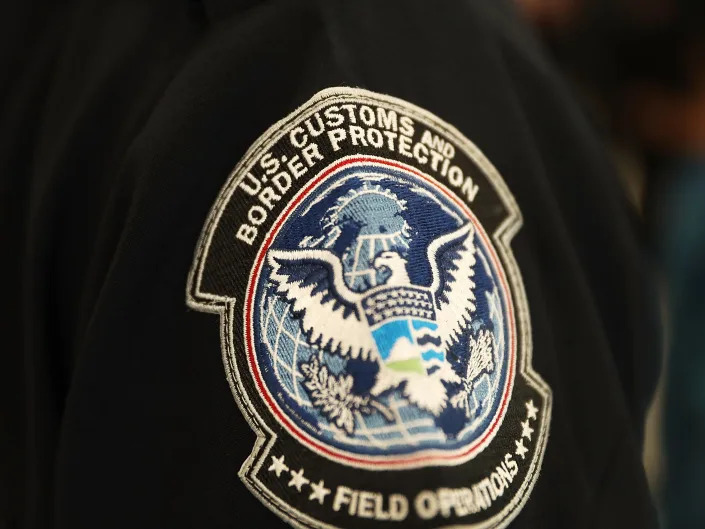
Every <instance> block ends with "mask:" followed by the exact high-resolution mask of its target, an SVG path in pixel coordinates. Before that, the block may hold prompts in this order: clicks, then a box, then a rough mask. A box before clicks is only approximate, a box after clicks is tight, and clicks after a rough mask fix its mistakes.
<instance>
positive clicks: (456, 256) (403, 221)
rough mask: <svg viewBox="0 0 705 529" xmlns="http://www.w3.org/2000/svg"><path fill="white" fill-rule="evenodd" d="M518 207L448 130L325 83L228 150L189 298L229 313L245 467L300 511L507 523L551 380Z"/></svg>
mask: <svg viewBox="0 0 705 529" xmlns="http://www.w3.org/2000/svg"><path fill="white" fill-rule="evenodd" d="M520 226H521V214H520V212H519V209H518V207H517V205H516V202H515V201H514V199H513V197H512V195H511V193H510V192H509V190H508V189H507V186H506V184H505V183H504V181H503V180H502V178H501V177H500V175H499V174H498V173H497V171H496V170H495V169H494V168H493V167H492V165H491V164H490V163H489V161H487V160H486V159H485V157H484V156H483V155H482V154H481V153H480V152H479V150H478V149H477V147H475V146H474V145H473V144H472V143H470V142H469V141H468V140H467V139H465V138H464V137H463V136H462V135H461V134H460V133H459V132H458V131H457V130H456V129H454V128H453V127H451V126H450V125H448V124H446V123H444V122H443V121H441V120H440V119H438V118H437V117H435V116H433V115H431V114H429V113H428V112H426V111H424V110H422V109H420V108H417V107H415V106H414V105H411V104H409V103H407V102H404V101H401V100H399V99H396V98H392V97H389V96H384V95H380V94H375V93H372V92H368V91H364V90H359V89H352V88H333V89H328V90H324V91H322V92H320V93H318V94H316V95H315V96H314V97H313V98H312V99H311V100H310V101H308V102H307V103H306V104H305V105H303V106H302V107H300V108H299V109H297V110H296V111H295V112H294V113H292V114H291V115H290V116H288V117H287V118H286V119H284V120H283V121H281V122H279V123H277V124H276V125H274V126H273V127H272V128H271V129H270V130H269V131H267V132H266V133H265V134H264V135H263V136H262V137H261V138H260V139H259V140H258V141H257V142H256V143H255V145H254V146H253V147H252V148H251V149H250V150H249V151H248V152H247V153H246V154H245V156H244V158H243V159H242V161H241V162H240V163H239V164H238V165H237V167H236V168H235V170H234V171H233V173H232V174H231V176H230V178H229V179H228V181H227V183H226V185H225V187H224V188H223V190H222V191H221V193H220V196H219V198H218V200H217V202H216V204H215V206H214V207H213V209H212V211H211V214H210V217H209V219H208V221H207V223H206V225H205V227H204V230H203V234H202V236H201V240H200V242H199V245H198V248H197V253H196V258H195V262H194V266H193V268H192V271H191V274H190V277H189V285H188V293H187V298H188V304H189V306H191V307H193V308H196V309H198V310H203V311H209V312H216V313H219V314H220V316H221V326H222V331H221V336H222V345H223V358H224V362H225V366H226V369H227V373H228V379H229V381H230V384H231V387H232V389H233V393H234V395H235V399H236V401H237V402H238V404H239V406H240V408H241V410H242V412H243V414H244V415H245V417H246V418H247V420H248V421H249V423H250V425H251V427H252V428H253V430H254V431H255V432H256V433H257V434H258V441H257V443H256V444H255V446H254V448H253V450H252V453H251V455H250V457H249V458H248V459H247V460H246V461H245V462H244V464H243V466H242V468H241V470H240V477H241V478H242V480H243V481H244V483H245V484H246V485H247V486H248V488H249V489H250V490H251V491H252V492H253V493H254V494H255V495H256V496H257V497H258V498H259V499H260V500H261V501H262V502H263V503H264V504H265V505H266V506H267V507H269V508H270V509H272V510H273V511H274V512H275V513H276V514H278V515H279V516H280V517H282V518H283V519H284V520H286V521H288V522H289V523H291V524H292V525H294V526H296V527H312V528H323V527H325V528H332V527H360V528H361V527H386V526H399V525H400V523H401V522H403V524H404V526H405V527H406V526H422V527H444V526H453V527H474V528H475V527H478V528H479V527H486V528H496V527H505V526H506V525H507V524H508V523H509V522H510V521H511V520H512V519H513V517H514V516H516V514H517V513H518V512H519V510H520V509H521V507H522V506H523V505H524V503H525V502H526V501H527V499H528V496H529V493H530V491H531V489H532V487H533V484H534V482H535V481H536V478H537V476H538V473H539V469H540V466H541V460H542V458H543V452H544V448H545V444H546V440H547V436H548V427H549V422H550V413H551V392H550V389H549V388H548V387H547V386H546V384H545V383H544V382H543V381H542V380H541V379H540V378H539V377H538V375H537V374H536V373H534V372H533V371H532V368H531V329H530V322H529V315H528V307H527V301H526V298H525V294H524V290H523V285H522V280H521V276H520V273H519V269H518V267H517V264H516V262H515V260H514V257H513V255H512V252H511V250H510V246H509V245H510V241H511V239H512V237H513V236H514V234H515V233H516V232H517V231H518V229H519V228H520Z"/></svg>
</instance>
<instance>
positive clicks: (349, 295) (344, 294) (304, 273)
mask: <svg viewBox="0 0 705 529" xmlns="http://www.w3.org/2000/svg"><path fill="white" fill-rule="evenodd" d="M267 261H268V263H269V266H271V267H272V272H271V274H270V276H269V278H270V280H271V282H272V283H273V284H274V286H275V290H276V293H277V294H279V295H280V296H282V297H283V298H284V299H285V300H286V301H287V302H288V303H289V304H290V305H291V308H292V312H293V314H294V315H295V316H296V317H297V318H299V320H300V321H301V327H302V330H303V332H304V333H305V334H306V335H307V337H308V340H309V341H310V343H312V344H315V345H318V346H320V347H326V348H328V349H329V350H330V351H332V352H334V353H338V354H341V355H350V356H352V357H353V358H357V357H358V356H359V357H362V358H370V357H371V355H372V353H373V352H374V351H376V349H375V345H374V341H373V339H372V334H371V333H370V330H369V328H368V325H367V322H366V321H365V318H364V315H363V314H361V313H360V309H359V305H358V302H359V301H360V299H361V298H362V295H361V294H359V293H357V292H353V291H352V290H350V289H349V288H348V287H347V285H346V284H345V280H344V277H343V267H342V263H341V262H340V259H338V257H337V256H336V255H335V254H334V253H332V252H330V251H328V250H314V249H305V250H270V251H269V253H268V255H267Z"/></svg>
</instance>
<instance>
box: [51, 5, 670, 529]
mask: <svg viewBox="0 0 705 529" xmlns="http://www.w3.org/2000/svg"><path fill="white" fill-rule="evenodd" d="M118 168H119V170H118V172H117V173H116V178H115V181H113V182H110V183H109V185H111V186H116V189H118V190H119V191H115V192H114V193H113V194H110V193H108V194H107V195H106V196H107V197H108V198H107V199H106V202H105V203H106V204H107V206H106V208H105V211H109V212H110V218H107V219H105V220H104V222H105V223H106V226H108V227H110V229H111V230H112V233H115V234H117V236H116V237H110V238H107V239H105V240H104V241H103V243H102V244H99V245H98V246H97V247H96V249H95V252H97V253H98V254H99V255H101V256H104V257H105V256H107V257H106V258H105V259H107V262H108V266H107V268H105V269H104V273H103V274H100V275H99V278H98V280H97V281H95V284H91V287H90V288H91V290H89V291H87V292H84V293H83V296H85V297H86V299H89V300H91V301H90V303H89V304H88V307H89V310H88V311H87V314H88V315H89V317H88V318H87V319H86V321H85V327H84V328H83V331H82V334H81V336H80V339H79V340H77V342H76V348H77V351H76V358H78V361H77V363H76V364H75V367H74V370H73V377H72V384H71V391H70V394H69V398H68V399H67V401H66V411H65V414H64V419H63V423H62V439H61V445H60V449H59V451H58V454H57V474H56V484H57V485H56V504H57V523H58V525H59V526H61V527H88V526H95V525H96V523H97V520H101V522H100V525H101V526H106V527H111V526H115V527H118V526H123V525H125V524H126V523H128V520H129V523H137V525H142V524H145V525H146V524H147V523H150V524H152V525H157V526H168V527H193V526H198V527H239V526H240V525H247V526H254V525H257V524H259V525H264V526H267V527H276V526H278V525H281V526H286V524H289V525H292V526H294V527H307V528H320V527H340V528H345V527H360V528H362V527H368V526H370V527H387V526H390V527H391V526H395V525H396V526H400V525H403V526H409V527H417V526H418V527H443V526H463V525H465V526H470V525H472V524H479V525H478V526H483V527H484V526H486V527H506V526H508V525H510V524H511V527H517V528H524V527H526V528H528V527H535V526H537V525H541V527H581V526H583V525H585V526H587V525H594V526H599V527H605V528H609V527H625V526H634V527H636V526H638V527H651V526H653V524H654V514H653V509H652V507H651V503H650V499H649V495H648V490H647V488H646V483H645V479H644V475H643V470H642V467H641V463H640V459H639V457H640V441H639V439H640V436H641V422H642V420H643V412H644V402H645V399H646V398H647V397H648V394H649V391H650V390H651V385H652V383H653V380H652V379H653V373H652V371H651V370H650V367H649V366H650V365H651V364H652V363H653V360H654V358H655V355H656V353H657V349H656V344H657V340H656V339H655V337H654V335H653V334H652V333H653V330H652V329H653V327H654V326H653V325H652V323H653V322H652V319H651V313H650V312H649V310H650V309H649V307H650V306H651V305H650V304H651V299H650V297H649V292H650V290H649V281H648V276H647V271H646V270H645V269H644V266H643V258H642V256H641V253H640V251H641V250H640V248H639V246H638V244H637V239H636V236H635V233H634V227H633V225H632V224H631V220H630V219H629V217H628V214H627V213H626V211H625V207H624V204H623V202H622V201H621V197H620V192H619V189H618V187H617V185H616V183H615V182H614V174H613V170H612V168H611V167H610V166H609V164H608V163H607V162H606V157H605V154H604V153H603V152H602V149H601V148H600V147H599V145H598V143H597V142H596V140H595V138H594V137H593V135H592V132H591V130H590V128H589V126H588V125H587V123H586V121H585V119H584V118H583V116H582V115H581V114H580V112H579V111H577V110H576V108H575V105H574V103H573V102H572V101H571V99H570V97H569V95H568V94H567V93H566V90H565V89H564V87H563V86H562V85H561V83H560V82H559V81H558V80H557V79H556V77H555V75H554V74H553V73H552V72H551V70H550V68H549V67H548V66H547V65H546V63H545V62H544V60H543V59H542V58H541V54H540V51H539V50H538V48H537V46H536V45H535V44H534V43H533V42H532V41H531V39H530V37H528V36H527V35H526V34H525V32H524V30H523V29H521V28H520V27H518V24H517V22H516V21H515V20H513V18H512V16H511V14H506V13H504V12H503V9H500V8H499V7H497V8H495V7H487V8H485V7H481V6H479V5H475V4H471V3H467V5H466V4H461V3H453V4H445V3H444V4H443V5H434V6H433V7H431V6H430V5H429V4H428V3H423V2H403V3H402V2H384V3H373V2H356V3H345V2H337V1H336V2H320V3H299V4H295V5H289V4H287V5H283V4H279V3H263V4H261V5H258V6H257V7H254V8H251V9H246V10H243V11H241V12H237V13H236V14H234V15H232V16H229V17H225V16H224V17H223V18H222V19H221V20H218V21H214V22H213V23H212V25H211V26H209V27H208V29H207V30H206V31H204V36H203V38H202V40H199V41H198V42H197V43H195V44H194V46H193V48H192V49H190V50H189V52H188V54H186V56H185V58H184V61H183V64H182V65H181V66H179V68H178V70H177V71H175V72H174V75H173V78H171V79H169V81H168V83H167V84H166V85H165V88H164V91H163V93H161V95H160V96H159V97H158V98H156V99H155V103H154V107H153V109H151V110H150V112H149V113H148V117H147V118H146V119H145V121H144V123H143V125H142V126H141V128H140V129H139V131H138V133H137V134H135V136H134V139H133V140H132V142H131V143H130V145H129V148H127V149H126V150H125V152H124V153H123V155H122V156H121V157H120V161H119V164H118ZM99 243H100V241H99ZM105 259H103V261H105ZM99 261H100V260H99ZM86 288H88V287H86ZM106 513H107V514H106ZM588 520H590V522H588ZM482 524H485V525H482Z"/></svg>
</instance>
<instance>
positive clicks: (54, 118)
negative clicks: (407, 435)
mask: <svg viewBox="0 0 705 529" xmlns="http://www.w3.org/2000/svg"><path fill="white" fill-rule="evenodd" d="M20 11H21V12H20V13H18V14H17V15H16V17H15V16H6V17H4V18H3V20H2V22H1V24H2V27H3V30H6V31H3V32H1V33H2V34H3V35H4V37H3V38H5V39H8V41H9V42H11V44H12V46H13V49H17V50H18V51H17V53H16V54H12V53H8V52H5V51H4V52H3V55H2V58H1V60H2V61H3V70H4V71H7V72H9V74H10V75H9V77H8V79H7V80H6V82H5V83H4V84H3V86H2V88H1V91H0V93H1V94H2V96H3V102H2V119H1V121H0V143H1V144H2V145H3V149H2V150H1V151H0V211H2V216H3V221H2V223H0V240H2V242H3V246H4V253H3V257H4V258H3V259H2V260H1V261H0V262H1V264H0V266H1V267H2V272H3V274H2V275H3V277H4V278H5V293H6V294H5V311H4V313H5V314H4V316H3V318H2V319H1V320H0V321H1V322H2V323H0V325H1V326H2V327H1V329H2V330H1V332H2V335H3V347H2V349H3V352H2V355H1V356H0V388H2V390H1V391H2V399H0V402H2V404H1V405H0V406H1V407H2V418H1V420H0V424H1V425H2V426H0V428H2V432H3V433H2V440H3V448H2V455H1V456H0V457H1V459H0V461H2V466H1V467H0V489H1V490H2V496H1V497H0V526H4V527H8V528H43V527H56V528H67V529H68V528H71V529H80V528H83V527H86V528H88V527H102V528H112V527H116V528H117V527H126V526H131V527H172V528H177V527H199V528H206V527H207V528H216V527H223V528H225V527H253V526H262V527H277V526H278V524H279V525H283V522H281V520H279V518H277V517H275V516H274V515H273V514H272V513H271V512H270V511H268V510H267V509H266V508H265V507H263V506H262V505H260V504H259V503H258V502H257V501H256V500H254V498H253V497H252V496H251V495H250V494H249V493H248V491H247V490H246V488H245V487H244V485H243V484H242V483H241V482H240V481H239V480H238V478H237V471H238V469H239V468H240V466H241V465H242V464H243V461H245V459H246V458H247V456H248V455H249V452H250V450H251V447H252V446H253V444H254V442H255V436H254V434H253V432H252V431H251V430H250V428H249V427H248V425H247V423H246V422H245V420H244V418H243V417H242V415H241V414H240V411H239V410H238V409H237V407H236V406H235V405H234V403H233V398H232V395H231V393H230V388H229V387H228V383H227V381H226V377H225V372H224V369H223V364H222V358H221V355H220V344H219V336H218V324H217V322H216V321H215V319H214V318H212V317H211V316H209V315H207V314H202V313H199V312H196V311H193V310H189V309H187V307H186V306H185V304H184V285H185V281H186V278H187V275H188V271H189V267H190V265H191V262H192V259H193V253H194V248H195V246H196V242H197V240H198V237H199V233H200V231H201V228H202V225H203V222H204V220H205V219H206V217H207V214H208V211H209V209H210V208H211V205H212V204H213V201H214V200H215V198H216V197H217V196H218V192H219V189H220V188H221V186H222V185H223V184H224V182H225V180H226V178H227V175H228V174H229V172H230V171H231V170H232V168H233V166H234V165H235V164H236V163H237V161H238V160H239V159H240V158H241V157H242V156H243V155H244V153H245V151H246V150H247V148H248V147H249V146H250V145H251V144H252V143H253V142H254V141H255V140H256V138H257V137H259V135H260V134H261V133H262V132H264V131H265V130H266V129H267V128H268V127H269V126H270V125H271V124H272V123H275V122H276V121H277V120H278V119H280V118H281V117H282V116H285V115H287V114H288V113H289V112H291V111H292V110H293V109H295V108H296V107H297V106H298V105H300V104H302V103H303V102H304V101H306V100H307V99H308V98H309V97H311V96H312V95H313V94H315V93H316V92H318V91H320V90H322V89H324V88H326V87H330V86H354V87H360V88H366V89H369V90H373V91H375V92H379V93H384V94H390V95H393V96H395V97H399V98H402V99H404V100H406V101H409V102H411V103H413V104H415V105H418V106H420V107H423V108H425V109H428V110H429V111H430V112H432V113H434V114H436V115H437V116H439V117H440V118H442V119H444V120H447V121H448V122H450V123H453V125H454V126H455V127H457V128H458V129H459V130H460V131H461V132H462V133H463V134H464V135H465V136H466V137H468V138H470V139H471V140H472V141H473V142H474V143H475V144H476V145H478V147H479V148H480V149H481V150H482V151H483V153H484V154H485V155H486V156H487V158H488V159H490V160H492V162H493V163H494V164H495V166H496V167H497V169H498V170H499V172H500V173H501V174H502V175H503V177H504V178H505V180H506V183H507V185H508V186H509V187H510V189H511V190H512V193H513V194H514V196H515V198H516V200H517V202H518V204H519V207H520V209H521V211H522V213H523V217H524V225H523V228H522V230H521V232H520V233H519V234H518V235H517V237H516V238H515V239H514V241H513V243H512V250H513V252H514V254H515V256H516V259H517V262H518V265H519V268H520V269H521V273H522V276H523V280H524V284H525V289H526V293H527V298H528V305H529V307H530V317H531V327H532V334H533V337H532V338H533V351H534V354H533V363H534V367H535V368H536V370H537V371H538V372H539V373H541V375H542V376H543V377H544V378H545V380H546V382H547V383H548V384H549V385H550V386H551V388H552V390H553V417H552V423H551V432H550V439H549V441H548V444H547V447H546V452H545V457H544V461H543V467H542V471H541V476H540V478H539V480H538V481H537V483H536V487H535V489H534V491H533V493H532V495H531V498H530V500H529V502H528V503H527V505H526V506H525V507H524V509H523V510H522V512H521V514H520V515H519V516H518V517H517V518H516V520H515V521H514V522H513V525H512V526H511V527H517V528H531V527H541V528H553V527H555V528H564V527H571V528H582V527H599V528H604V529H609V528H612V527H614V528H624V527H634V528H640V529H641V528H649V527H655V526H656V521H655V513H654V509H653V507H652V504H651V500H650V498H649V492H648V489H647V485H646V480H645V477H644V472H643V469H642V466H641V461H640V452H641V436H642V423H643V416H644V410H645V408H646V405H647V403H648V399H649V398H650V395H651V392H652V389H653V386H654V382H655V378H656V375H657V370H658V356H659V353H660V349H659V347H660V339H659V329H658V325H657V321H658V320H657V312H656V310H655V296H654V294H653V291H654V288H653V287H654V280H653V278H652V275H651V272H650V270H649V269H648V267H647V266H646V265H645V262H644V257H643V253H642V248H641V242H640V239H639V233H638V227H637V225H636V223H635V219H634V218H633V217H632V216H631V214H630V213H629V212H628V211H627V206H626V201H625V200H623V197H622V194H621V190H620V189H619V187H618V184H617V181H616V178H615V174H614V170H613V168H612V167H611V166H610V165H609V163H608V162H607V156H606V154H605V153H604V152H603V150H602V148H601V146H600V144H599V142H598V141H597V140H596V138H595V137H594V135H593V132H592V130H591V128H590V126H589V124H588V122H587V120H586V119H585V117H584V116H582V114H581V113H580V111H579V110H578V109H577V108H576V106H575V104H574V102H573V101H572V99H571V97H570V94H569V93H568V92H567V90H566V89H565V87H564V86H563V85H562V83H561V82H560V80H559V79H557V77H556V75H555V74H554V72H553V71H552V69H551V68H550V66H549V65H548V64H547V63H546V62H545V60H544V59H543V55H542V53H541V50H540V49H539V47H538V46H537V45H536V44H535V42H534V41H533V40H532V38H531V36H530V35H529V32H528V30H526V29H525V28H524V27H523V26H522V25H521V24H520V23H519V22H518V20H516V18H515V16H514V14H513V13H512V11H511V9H510V8H509V7H508V3H506V2H494V3H492V5H490V3H488V2H474V1H467V2H459V1H458V2H434V3H431V2H422V1H416V0H405V1H403V2H402V1H386V2H372V1H357V2H345V1H342V0H341V1H338V0H326V1H320V2H304V1H301V2H284V1H268V2H254V1H252V2H242V3H230V2H220V1H212V2H206V3H205V4H201V3H199V2H195V1H186V0H180V1H176V2H174V1H170V2H166V1H163V0H154V1H150V2H137V1H134V2H131V1H109V2H100V3H95V2H87V1H71V2H63V3H56V4H55V3H46V4H44V3H42V2H29V3H26V4H22V5H21V10H20ZM3 49H4V50H7V49H9V48H8V47H7V46H5V47H3ZM380 479H383V477H380ZM3 524H4V525H3Z"/></svg>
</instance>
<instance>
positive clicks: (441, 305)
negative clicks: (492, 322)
mask: <svg viewBox="0 0 705 529" xmlns="http://www.w3.org/2000/svg"><path fill="white" fill-rule="evenodd" d="M474 237H475V228H474V227H473V225H472V223H471V222H468V223H467V224H465V225H464V226H463V227H461V228H459V229H457V230H455V231H453V232H450V233H447V234H445V235H442V236H441V237H438V238H437V239H436V240H434V241H433V242H432V243H431V244H429V246H428V250H427V256H428V261H429V265H430V267H431V277H432V280H431V292H432V293H433V295H434V297H435V301H436V307H437V315H436V321H437V324H438V330H437V332H438V335H439V337H440V338H441V341H442V343H443V346H444V348H445V349H446V350H448V348H449V347H450V346H451V345H453V344H454V343H455V342H456V341H457V340H458V338H460V335H461V334H462V332H463V331H464V330H465V327H466V326H467V325H469V324H470V321H471V319H472V313H473V312H475V292H474V289H475V282H474V281H473V276H474V275H475V270H474V269H473V267H474V265H475V245H474V244H473V238H474Z"/></svg>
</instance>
